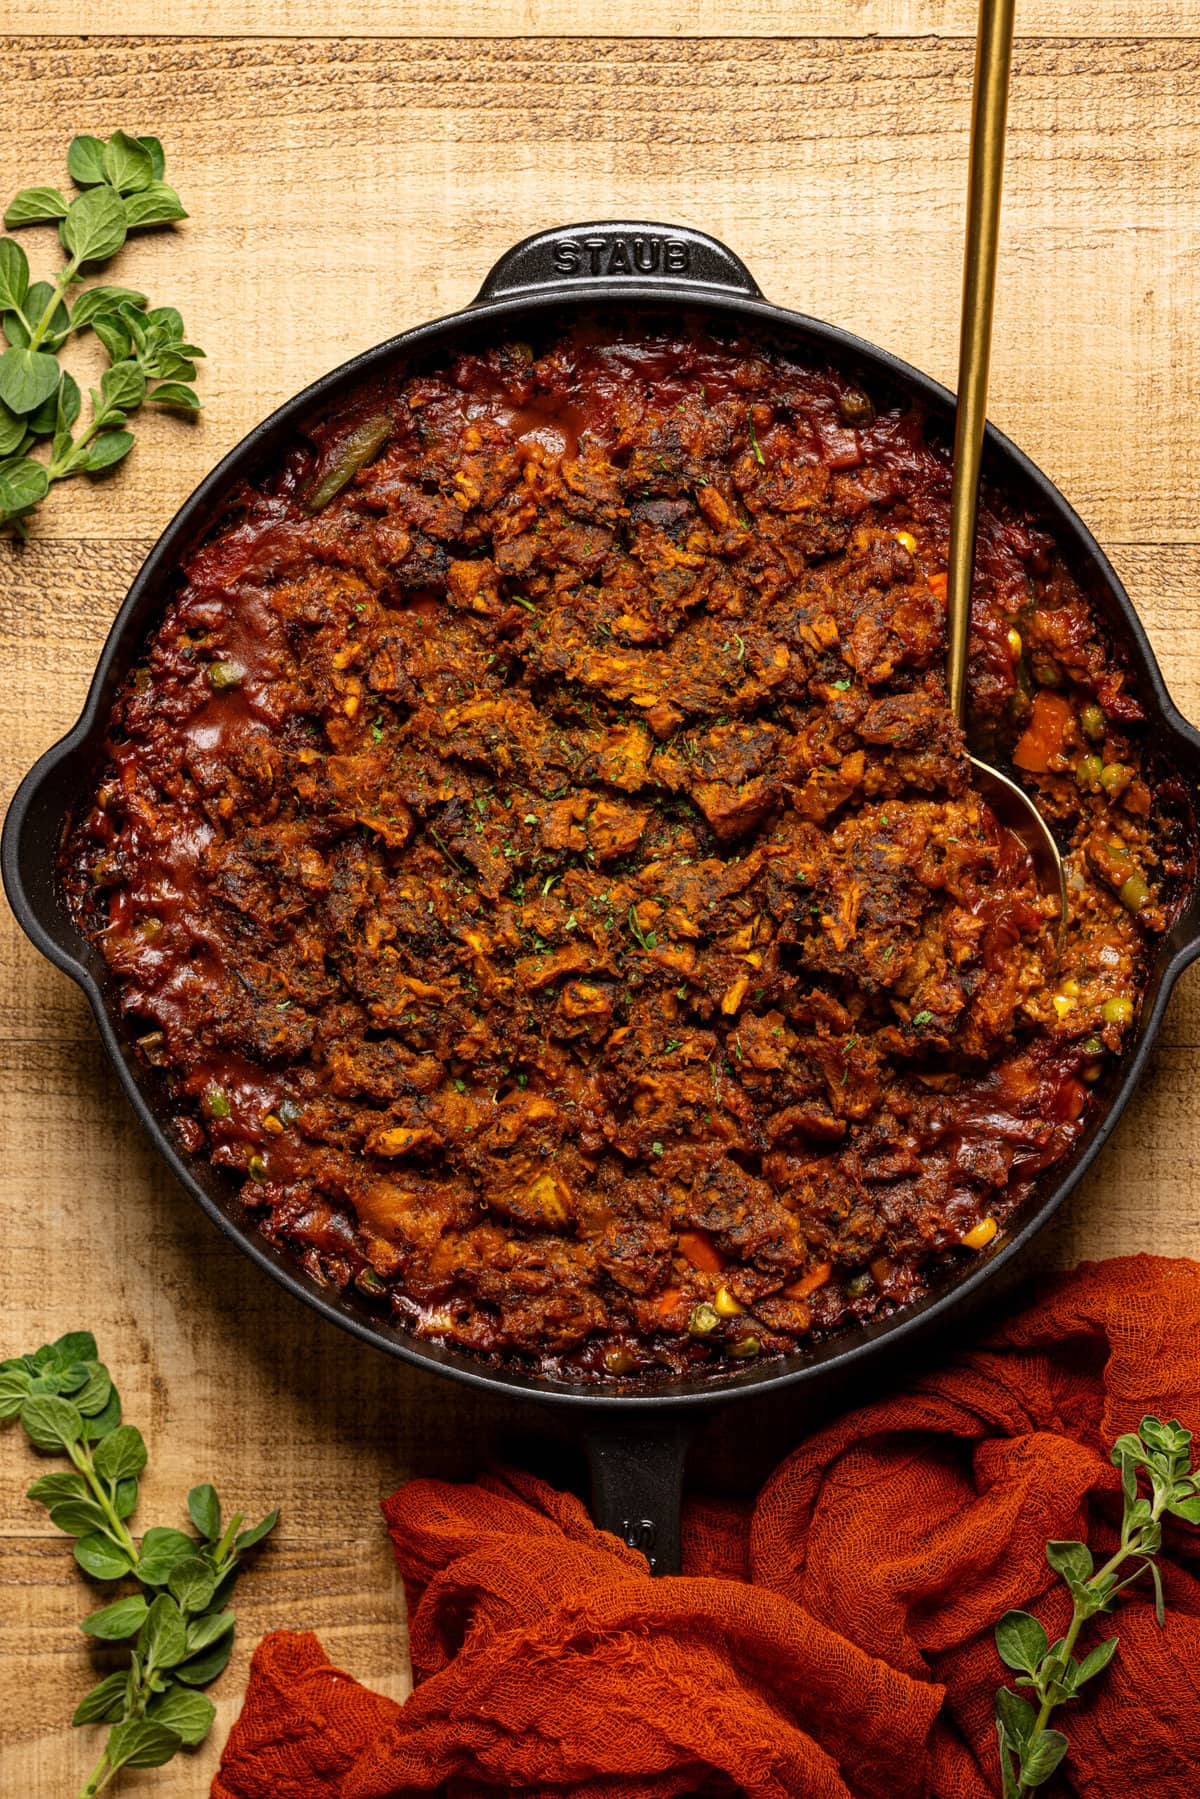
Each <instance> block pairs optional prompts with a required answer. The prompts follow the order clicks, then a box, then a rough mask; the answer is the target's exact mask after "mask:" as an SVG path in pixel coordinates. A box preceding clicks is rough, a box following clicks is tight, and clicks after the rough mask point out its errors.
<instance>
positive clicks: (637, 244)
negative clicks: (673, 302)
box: [554, 233, 692, 275]
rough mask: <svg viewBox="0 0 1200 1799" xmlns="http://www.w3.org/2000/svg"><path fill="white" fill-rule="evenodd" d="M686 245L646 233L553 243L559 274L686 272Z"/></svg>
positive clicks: (689, 255)
mask: <svg viewBox="0 0 1200 1799" xmlns="http://www.w3.org/2000/svg"><path fill="white" fill-rule="evenodd" d="M691 264H692V252H691V247H690V246H689V245H688V244H684V243H680V241H679V239H678V238H674V237H656V236H652V235H650V234H649V233H646V234H645V235H643V234H640V233H639V234H638V235H637V236H636V237H560V238H557V239H556V240H555V244H554V269H555V273H556V274H559V275H654V274H657V273H659V272H660V271H661V272H662V273H663V274H665V275H686V274H687V273H688V271H689V270H690V268H691Z"/></svg>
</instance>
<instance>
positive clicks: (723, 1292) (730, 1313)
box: [713, 1287, 746, 1318]
mask: <svg viewBox="0 0 1200 1799" xmlns="http://www.w3.org/2000/svg"><path fill="white" fill-rule="evenodd" d="M713 1305H714V1306H715V1307H716V1308H717V1311H718V1312H720V1314H721V1316H722V1318H740V1317H741V1315H742V1313H743V1312H744V1311H745V1309H746V1308H745V1306H744V1305H742V1304H740V1303H739V1301H738V1300H736V1299H735V1298H734V1297H733V1294H732V1293H731V1292H730V1291H729V1288H728V1287H718V1288H717V1293H716V1297H715V1299H714V1300H713Z"/></svg>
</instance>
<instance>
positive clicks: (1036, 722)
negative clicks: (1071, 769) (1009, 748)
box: [1013, 688, 1073, 775]
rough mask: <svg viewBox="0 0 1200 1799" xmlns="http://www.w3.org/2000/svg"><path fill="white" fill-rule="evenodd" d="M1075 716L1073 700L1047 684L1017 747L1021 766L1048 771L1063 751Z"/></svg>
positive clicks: (1016, 758) (1036, 772)
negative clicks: (1072, 706)
mask: <svg viewBox="0 0 1200 1799" xmlns="http://www.w3.org/2000/svg"><path fill="white" fill-rule="evenodd" d="M1072 716H1073V714H1072V711H1071V702H1070V700H1066V699H1064V698H1063V696H1062V694H1061V693H1050V692H1048V691H1047V689H1046V688H1043V689H1042V691H1041V692H1040V693H1039V694H1038V696H1037V698H1036V699H1035V700H1034V702H1033V716H1032V717H1031V718H1030V720H1029V723H1028V724H1027V725H1026V727H1025V730H1024V732H1023V734H1022V735H1021V737H1020V738H1019V739H1018V741H1017V747H1016V749H1015V750H1014V751H1013V761H1014V762H1015V763H1016V765H1017V767H1018V768H1024V769H1026V770H1028V772H1029V773H1030V774H1033V775H1044V774H1045V772H1046V770H1047V769H1048V768H1049V766H1050V763H1051V761H1052V760H1053V758H1054V757H1055V756H1058V755H1061V754H1062V751H1063V749H1064V748H1065V747H1066V741H1067V732H1068V731H1069V729H1070V727H1071V719H1072Z"/></svg>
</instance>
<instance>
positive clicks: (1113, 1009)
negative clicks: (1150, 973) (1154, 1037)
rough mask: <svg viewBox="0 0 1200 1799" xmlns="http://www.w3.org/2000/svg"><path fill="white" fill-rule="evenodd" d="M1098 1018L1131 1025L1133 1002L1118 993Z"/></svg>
mask: <svg viewBox="0 0 1200 1799" xmlns="http://www.w3.org/2000/svg"><path fill="white" fill-rule="evenodd" d="M1133 878H1134V879H1136V880H1140V879H1141V876H1140V875H1138V876H1134V877H1133ZM1145 884H1146V883H1145V882H1144V881H1143V882H1142V886H1143V887H1144V886H1145ZM1128 886H1129V882H1128V881H1126V883H1125V887H1128ZM1125 887H1122V889H1121V898H1122V899H1123V900H1124V898H1125ZM1126 904H1128V901H1126ZM1100 1016H1101V1018H1103V1020H1104V1022H1105V1024H1132V1022H1133V1001H1132V1000H1131V999H1130V998H1129V995H1128V994H1126V993H1119V994H1117V995H1116V997H1115V998H1113V999H1106V1000H1105V1002H1104V1004H1103V1005H1102V1006H1101V1008H1100ZM1085 1047H1086V1045H1085ZM1093 1053H1094V1052H1093Z"/></svg>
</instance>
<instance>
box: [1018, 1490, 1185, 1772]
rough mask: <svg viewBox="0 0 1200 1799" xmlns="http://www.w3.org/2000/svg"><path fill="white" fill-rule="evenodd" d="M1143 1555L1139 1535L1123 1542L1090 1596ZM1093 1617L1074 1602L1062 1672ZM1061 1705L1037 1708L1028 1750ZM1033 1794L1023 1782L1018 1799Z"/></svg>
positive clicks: (1153, 1516) (1092, 1583)
mask: <svg viewBox="0 0 1200 1799" xmlns="http://www.w3.org/2000/svg"><path fill="white" fill-rule="evenodd" d="M1165 1502H1166V1494H1165V1493H1161V1494H1159V1493H1156V1494H1155V1497H1154V1502H1153V1504H1152V1506H1151V1508H1150V1522H1151V1523H1152V1524H1157V1522H1158V1520H1159V1518H1160V1517H1161V1515H1162V1510H1163V1506H1164V1504H1165ZM1144 1553H1145V1551H1144V1550H1143V1548H1142V1536H1141V1533H1140V1532H1139V1534H1138V1538H1137V1541H1136V1542H1123V1543H1122V1544H1121V1547H1120V1548H1119V1549H1118V1550H1117V1551H1116V1552H1115V1554H1113V1555H1111V1556H1110V1557H1109V1559H1108V1560H1107V1561H1106V1562H1105V1564H1104V1566H1103V1567H1102V1568H1098V1569H1097V1570H1096V1572H1095V1573H1094V1574H1093V1575H1092V1577H1091V1579H1090V1580H1088V1581H1087V1582H1086V1586H1087V1590H1088V1592H1099V1591H1100V1590H1101V1586H1102V1583H1103V1582H1104V1581H1106V1580H1107V1579H1108V1577H1109V1575H1111V1574H1115V1573H1116V1571H1117V1569H1118V1568H1119V1567H1120V1566H1121V1565H1122V1563H1123V1562H1127V1561H1128V1560H1129V1559H1130V1557H1131V1556H1136V1555H1142V1554H1144ZM1094 1616H1095V1613H1094V1611H1093V1609H1092V1608H1091V1607H1090V1606H1084V1605H1081V1603H1080V1601H1079V1600H1078V1599H1076V1600H1075V1603H1074V1607H1073V1609H1072V1612H1071V1622H1070V1625H1069V1626H1068V1629H1067V1634H1066V1636H1065V1637H1064V1638H1063V1646H1062V1649H1061V1651H1060V1653H1059V1657H1058V1667H1059V1668H1060V1669H1063V1668H1067V1667H1069V1666H1070V1658H1071V1654H1072V1652H1073V1650H1074V1648H1075V1644H1076V1641H1077V1639H1078V1637H1079V1633H1080V1631H1081V1630H1082V1628H1083V1626H1084V1625H1085V1624H1086V1622H1087V1620H1088V1619H1089V1618H1091V1617H1094ZM1061 1703H1062V1702H1061V1700H1058V1699H1051V1698H1046V1699H1043V1700H1042V1703H1041V1705H1040V1707H1039V1708H1038V1714H1037V1717H1036V1718H1035V1719H1034V1723H1033V1729H1032V1730H1031V1731H1030V1733H1029V1747H1030V1748H1031V1749H1032V1747H1033V1745H1034V1744H1035V1743H1036V1742H1037V1740H1038V1738H1039V1737H1040V1736H1041V1734H1042V1732H1043V1731H1044V1730H1045V1728H1046V1726H1047V1724H1048V1723H1049V1721H1050V1718H1051V1715H1052V1714H1053V1712H1054V1710H1055V1708H1056V1706H1058V1705H1060V1704H1061ZM1032 1792H1033V1788H1032V1787H1031V1786H1028V1785H1027V1784H1026V1782H1025V1781H1024V1780H1022V1781H1020V1782H1019V1783H1018V1786H1017V1794H1018V1799H1026V1795H1028V1794H1029V1793H1032Z"/></svg>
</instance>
